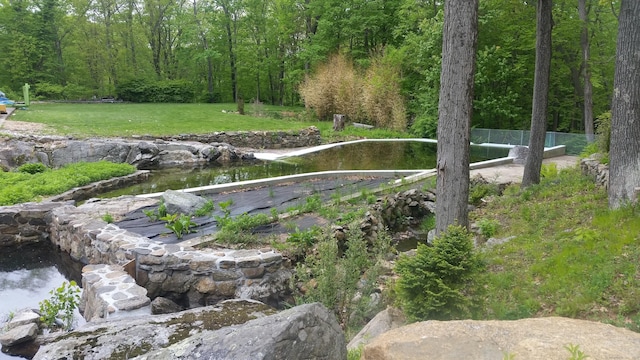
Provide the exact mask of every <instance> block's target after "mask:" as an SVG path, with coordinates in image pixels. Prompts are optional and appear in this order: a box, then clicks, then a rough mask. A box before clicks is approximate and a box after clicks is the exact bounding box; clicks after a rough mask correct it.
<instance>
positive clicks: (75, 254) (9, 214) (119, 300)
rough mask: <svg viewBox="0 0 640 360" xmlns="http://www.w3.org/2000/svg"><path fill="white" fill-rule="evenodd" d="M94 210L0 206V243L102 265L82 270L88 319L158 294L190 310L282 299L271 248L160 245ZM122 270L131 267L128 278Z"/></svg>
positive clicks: (279, 263) (282, 272)
mask: <svg viewBox="0 0 640 360" xmlns="http://www.w3.org/2000/svg"><path fill="white" fill-rule="evenodd" d="M110 201H115V200H110ZM120 201H121V202H122V205H121V208H127V206H131V205H129V204H130V203H131V202H133V200H132V199H127V198H126V197H123V199H122V200H120ZM144 201H149V200H144ZM98 207H99V205H96V204H94V203H88V204H85V205H82V206H80V207H75V206H73V205H70V204H69V203H54V202H45V203H27V204H21V205H16V206H5V207H0V246H17V245H20V244H22V243H25V242H39V241H51V242H52V243H53V244H54V245H56V246H58V247H59V248H60V249H61V250H63V251H65V252H68V253H69V254H70V255H71V257H72V258H73V259H75V260H77V261H80V262H82V263H83V264H92V265H99V264H104V265H102V266H97V267H96V266H94V267H85V269H84V270H83V271H84V272H85V274H84V275H83V283H85V278H86V279H87V281H86V285H85V293H83V297H84V299H83V304H84V305H83V306H85V309H84V311H85V313H86V314H87V315H86V316H85V318H87V320H92V319H94V318H96V317H102V316H105V315H107V314H109V313H113V312H116V311H129V310H133V309H136V308H138V307H142V306H146V305H147V304H148V303H149V299H148V298H155V297H158V296H163V297H166V298H169V299H171V300H173V301H174V302H176V303H178V304H180V305H182V306H183V307H187V308H194V307H199V306H203V305H211V304H215V303H217V302H219V301H221V300H226V299H232V298H243V299H254V300H260V301H263V302H266V303H271V304H275V303H278V302H279V301H281V300H282V299H283V297H284V296H287V294H288V288H289V279H290V278H291V275H292V272H291V270H290V269H289V268H288V267H287V266H286V264H285V263H284V261H283V258H282V255H281V254H280V253H277V252H275V251H273V250H272V249H268V248H265V249H256V250H229V249H221V250H211V249H204V250H196V249H194V248H191V247H182V246H179V245H175V244H162V243H159V242H156V241H153V240H151V239H149V238H146V237H143V236H141V235H138V234H135V233H132V232H129V231H126V230H124V229H120V228H119V227H117V226H116V225H113V224H107V223H106V222H104V221H103V220H101V219H100V216H99V214H100V212H99V210H97V208H98ZM107 265H109V266H110V267H108V268H105V266H107ZM124 265H128V266H127V268H129V266H130V273H131V275H132V276H131V277H130V279H131V280H127V278H129V275H126V274H125V273H124V272H123V271H124ZM134 279H135V280H134ZM132 283H136V284H137V285H139V286H138V287H136V286H131V284H132ZM142 288H144V292H145V293H146V294H142V291H141V289H142ZM133 304H135V306H134V305H133Z"/></svg>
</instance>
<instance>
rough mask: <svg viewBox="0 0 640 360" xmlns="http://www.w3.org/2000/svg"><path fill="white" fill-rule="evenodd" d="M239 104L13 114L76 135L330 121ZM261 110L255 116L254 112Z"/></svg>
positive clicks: (55, 108)
mask: <svg viewBox="0 0 640 360" xmlns="http://www.w3.org/2000/svg"><path fill="white" fill-rule="evenodd" d="M235 110H236V108H235V104H124V103H116V104H68V103H65V104H60V103H51V104H32V105H31V107H30V108H29V110H26V111H24V110H18V111H16V112H15V113H14V115H13V116H12V117H11V120H16V121H26V122H35V123H43V124H47V125H48V126H50V127H51V128H53V129H54V131H55V132H56V133H57V134H63V135H73V136H77V137H92V136H132V135H155V136H159V135H175V134H185V133H190V134H202V133H209V132H215V131H248V130H265V131H268V130H298V129H303V128H307V127H309V126H313V125H315V126H318V127H319V128H321V130H322V129H323V128H324V129H330V126H331V124H330V123H328V122H324V123H320V122H318V121H314V120H302V119H301V118H302V117H304V112H303V109H302V108H294V107H276V106H268V105H261V106H259V107H256V106H254V105H252V104H246V105H245V112H246V113H247V115H239V114H237V113H234V111H235ZM253 114H255V115H259V116H255V115H253Z"/></svg>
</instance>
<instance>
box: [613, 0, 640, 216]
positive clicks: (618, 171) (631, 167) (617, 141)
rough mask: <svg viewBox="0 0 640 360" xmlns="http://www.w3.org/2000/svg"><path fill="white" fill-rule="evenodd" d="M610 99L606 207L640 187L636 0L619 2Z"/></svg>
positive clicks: (631, 197)
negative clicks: (614, 62)
mask: <svg viewBox="0 0 640 360" xmlns="http://www.w3.org/2000/svg"><path fill="white" fill-rule="evenodd" d="M618 19H619V24H618V42H617V50H616V73H615V77H614V79H613V82H614V84H613V101H612V103H611V149H610V151H609V207H610V208H618V207H620V206H622V205H624V204H625V203H627V202H636V201H637V200H638V199H637V193H636V189H637V188H639V187H640V1H638V0H623V1H622V4H621V5H620V15H619V18H618Z"/></svg>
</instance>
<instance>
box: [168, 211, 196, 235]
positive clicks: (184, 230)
mask: <svg viewBox="0 0 640 360" xmlns="http://www.w3.org/2000/svg"><path fill="white" fill-rule="evenodd" d="M160 220H164V221H166V222H167V223H166V224H165V225H164V226H165V227H166V228H167V229H169V230H171V231H173V233H174V234H176V236H177V237H178V239H182V236H184V235H185V234H190V233H192V232H195V230H193V229H192V228H193V227H194V226H197V225H198V224H196V223H194V222H193V221H191V216H189V215H184V214H180V215H178V214H169V215H167V216H165V217H162V218H160Z"/></svg>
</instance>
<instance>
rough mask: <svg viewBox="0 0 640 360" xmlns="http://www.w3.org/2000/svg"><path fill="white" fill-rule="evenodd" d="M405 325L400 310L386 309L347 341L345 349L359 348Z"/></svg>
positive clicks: (405, 322) (405, 320)
mask: <svg viewBox="0 0 640 360" xmlns="http://www.w3.org/2000/svg"><path fill="white" fill-rule="evenodd" d="M406 324H407V318H406V317H405V316H404V313H402V310H400V309H397V308H392V307H388V308H386V309H385V310H383V311H381V312H379V313H378V314H377V315H376V316H375V317H374V318H373V319H371V321H369V322H368V323H367V325H365V326H364V327H363V328H362V330H360V332H359V333H358V334H356V336H354V337H353V339H351V341H349V344H347V349H348V350H351V349H357V348H359V347H360V346H363V345H366V344H368V343H370V342H371V341H372V340H373V339H375V338H376V337H378V336H380V335H382V334H384V333H386V332H387V331H389V330H393V329H396V328H399V327H400V326H403V325H406Z"/></svg>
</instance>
